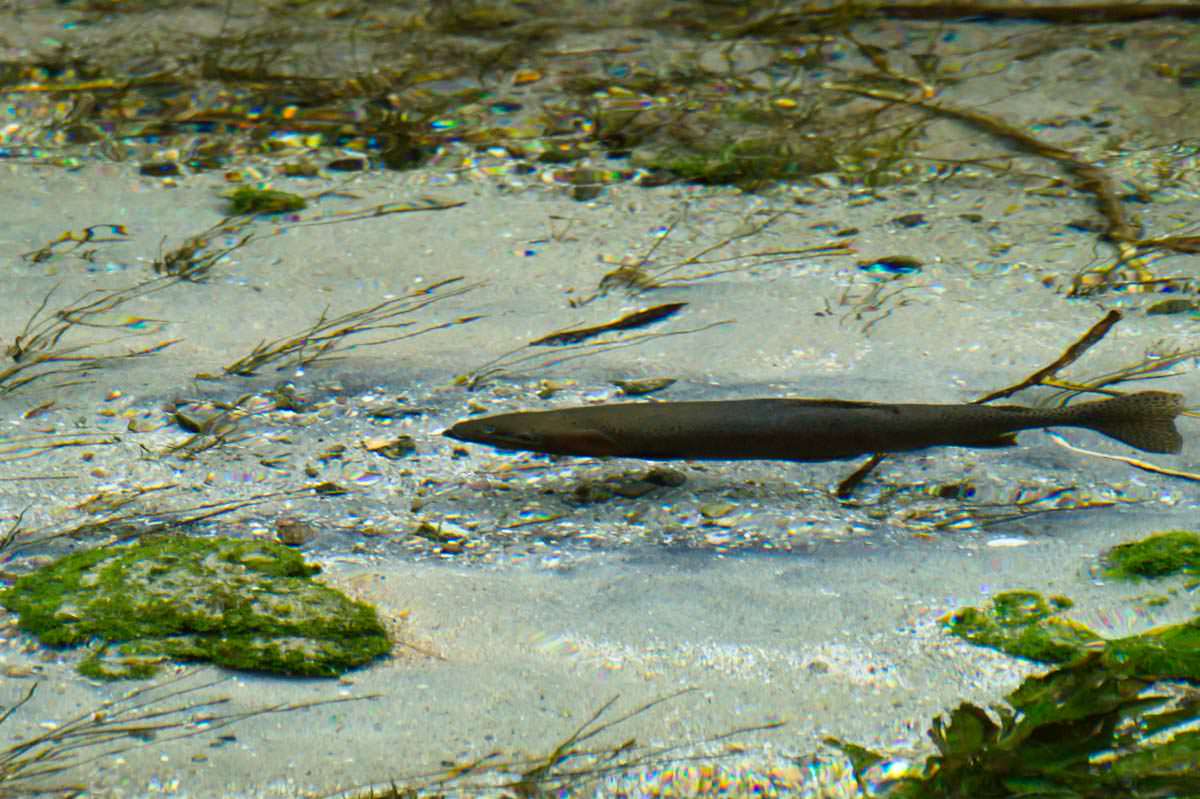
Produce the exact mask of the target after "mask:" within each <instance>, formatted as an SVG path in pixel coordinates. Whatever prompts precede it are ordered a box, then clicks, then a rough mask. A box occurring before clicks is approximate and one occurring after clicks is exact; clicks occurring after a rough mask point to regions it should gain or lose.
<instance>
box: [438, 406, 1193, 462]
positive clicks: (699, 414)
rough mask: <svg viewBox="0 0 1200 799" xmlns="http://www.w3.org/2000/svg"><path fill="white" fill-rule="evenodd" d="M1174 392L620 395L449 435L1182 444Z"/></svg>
mask: <svg viewBox="0 0 1200 799" xmlns="http://www.w3.org/2000/svg"><path fill="white" fill-rule="evenodd" d="M1183 409H1184V405H1183V397H1182V396H1180V395H1179V394H1171V393H1168V392H1164V391H1143V392H1141V393H1138V394H1129V395H1127V396H1122V397H1114V398H1112V399H1105V400H1097V401H1093V402H1082V403H1079V404H1077V405H1071V406H1068V407H1065V408H1048V409H1043V408H1026V407H1022V406H1017V405H916V404H892V403H881V402H851V401H846V400H833V399H744V400H712V401H702V402H629V403H619V404H613V405H590V406H583V407H577V408H561V409H557V410H550V411H519V412H516V413H502V414H498V415H495V416H484V417H480V418H477V419H468V420H465V421H461V422H459V423H457V424H455V425H453V426H452V427H450V428H449V429H447V430H445V431H444V432H443V435H446V436H448V437H450V438H453V439H456V440H458V441H467V442H470V443H473V444H486V445H488V446H492V447H497V448H500V449H510V450H528V451H530V452H544V453H549V454H554V455H593V456H615V457H624V458H645V459H648V460H676V459H679V460H785V461H831V460H841V459H845V458H854V457H857V456H859V455H866V454H869V453H873V452H908V451H911V450H918V449H925V448H927V447H947V446H950V447H1008V446H1014V445H1015V444H1016V443H1017V440H1016V434H1017V432H1019V431H1021V430H1030V429H1034V428H1041V427H1083V428H1086V429H1089V430H1095V431H1096V432H1098V433H1102V434H1103V435H1106V436H1108V437H1109V438H1113V439H1116V440H1117V441H1120V442H1123V443H1125V444H1128V445H1129V446H1131V447H1136V448H1137V449H1140V450H1144V451H1146V452H1179V450H1180V448H1181V447H1182V445H1183V441H1182V438H1181V437H1180V435H1179V431H1178V430H1177V429H1176V428H1175V421H1174V420H1175V417H1176V416H1178V415H1179V414H1180V413H1181V412H1182V411H1183Z"/></svg>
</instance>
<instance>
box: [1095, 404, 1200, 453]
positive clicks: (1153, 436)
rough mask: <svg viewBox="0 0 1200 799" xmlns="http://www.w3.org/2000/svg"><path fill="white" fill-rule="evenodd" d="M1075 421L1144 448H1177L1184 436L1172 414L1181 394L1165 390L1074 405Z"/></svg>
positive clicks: (1180, 408) (1180, 409) (1178, 408)
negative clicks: (1076, 418)
mask: <svg viewBox="0 0 1200 799" xmlns="http://www.w3.org/2000/svg"><path fill="white" fill-rule="evenodd" d="M1074 410H1076V411H1077V412H1078V413H1079V417H1078V423H1079V424H1080V426H1082V427H1088V428H1091V429H1092V430H1095V431H1096V432H1098V433H1103V434H1104V435H1106V436H1108V437H1109V438H1115V439H1116V440H1117V441H1120V442H1122V443H1123V444H1128V445H1129V446H1131V447H1136V448H1137V449H1140V450H1142V451H1144V452H1179V450H1181V449H1182V448H1183V437H1182V436H1180V435H1179V431H1178V430H1177V429H1175V417H1176V416H1178V415H1179V414H1180V413H1182V412H1183V397H1182V396H1181V395H1179V394H1172V393H1170V392H1167V391H1142V392H1139V393H1137V394H1128V395H1126V396H1124V397H1114V398H1113V399H1110V400H1100V401H1099V402H1088V403H1084V404H1082V405H1076V406H1074Z"/></svg>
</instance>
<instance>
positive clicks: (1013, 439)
mask: <svg viewBox="0 0 1200 799" xmlns="http://www.w3.org/2000/svg"><path fill="white" fill-rule="evenodd" d="M1016 445H1017V434H1016V433H1001V434H1000V435H998V436H996V437H995V438H984V439H981V440H979V441H963V442H961V443H959V445H958V446H960V447H980V448H985V447H986V448H989V449H991V448H993V447H1015V446H1016Z"/></svg>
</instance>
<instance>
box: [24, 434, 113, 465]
mask: <svg viewBox="0 0 1200 799" xmlns="http://www.w3.org/2000/svg"><path fill="white" fill-rule="evenodd" d="M120 441H121V437H120V436H114V435H106V434H102V433H84V434H80V435H77V434H71V433H68V434H61V433H45V434H39V433H34V434H30V435H25V436H0V463H8V462H11V461H23V460H28V459H29V458H36V457H38V456H39V455H45V454H46V453H48V452H53V451H54V450H56V449H63V448H66V447H103V446H108V445H110V444H118V443H120Z"/></svg>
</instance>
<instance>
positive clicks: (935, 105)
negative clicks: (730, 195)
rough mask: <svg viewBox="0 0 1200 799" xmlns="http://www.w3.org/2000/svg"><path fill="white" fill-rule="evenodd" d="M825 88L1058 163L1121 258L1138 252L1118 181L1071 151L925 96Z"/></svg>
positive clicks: (852, 86)
mask: <svg viewBox="0 0 1200 799" xmlns="http://www.w3.org/2000/svg"><path fill="white" fill-rule="evenodd" d="M823 88H825V89H829V90H831V91H838V92H844V93H847V94H857V95H859V96H861V97H869V98H871V99H873V100H882V101H885V102H892V103H901V104H904V105H910V106H914V107H916V108H920V109H921V110H923V111H925V112H927V113H930V114H934V115H937V116H943V117H947V118H949V119H956V120H958V121H959V122H963V123H966V124H968V125H971V126H972V127H975V128H978V129H979V130H982V131H984V132H985V133H989V134H991V135H992V136H994V137H996V138H998V139H1001V140H1003V141H1007V142H1009V143H1011V144H1014V145H1016V146H1017V147H1018V148H1020V149H1022V150H1025V151H1026V152H1029V153H1033V154H1034V155H1038V156H1041V157H1043V158H1048V159H1050V160H1052V161H1057V162H1058V163H1059V164H1061V165H1062V166H1063V167H1064V168H1065V169H1066V170H1067V171H1068V172H1070V173H1072V174H1074V175H1075V176H1076V177H1077V178H1078V179H1079V188H1080V190H1081V191H1085V192H1088V193H1089V194H1091V195H1092V196H1094V197H1095V198H1096V204H1097V205H1098V206H1099V209H1100V213H1101V214H1103V216H1104V219H1105V221H1106V223H1107V227H1106V229H1105V235H1106V236H1107V237H1108V238H1109V239H1110V240H1111V241H1112V242H1114V243H1115V244H1116V245H1117V246H1118V249H1120V250H1121V251H1122V255H1123V256H1124V255H1125V254H1126V253H1127V252H1132V251H1133V250H1134V249H1135V244H1134V243H1135V242H1136V241H1137V240H1138V231H1137V228H1136V226H1135V225H1134V224H1133V223H1132V222H1130V221H1129V219H1128V218H1127V217H1126V215H1125V209H1124V207H1123V206H1122V205H1121V199H1120V195H1119V193H1118V191H1117V185H1116V182H1115V181H1114V180H1113V179H1112V178H1111V177H1110V176H1109V175H1108V173H1107V172H1105V171H1104V170H1103V169H1102V168H1100V167H1098V166H1096V165H1095V164H1093V163H1091V162H1089V161H1086V160H1084V159H1083V158H1082V157H1080V156H1079V155H1077V154H1076V153H1074V152H1072V151H1071V150H1068V149H1065V148H1063V147H1056V146H1054V145H1052V144H1048V143H1046V142H1044V141H1042V140H1041V139H1039V138H1037V137H1036V136H1034V135H1033V134H1031V133H1028V132H1026V131H1024V130H1022V129H1021V128H1018V127H1016V126H1014V125H1011V124H1009V123H1008V122H1005V121H1004V120H1001V119H998V118H996V117H994V116H991V115H988V114H985V113H983V112H981V111H976V110H974V109H971V108H961V107H959V106H955V105H950V104H949V103H943V102H934V101H933V100H931V99H929V98H928V97H925V96H914V95H909V94H903V93H900V92H895V91H891V90H888V89H881V88H874V87H867V86H857V85H855V84H852V83H834V82H829V83H825V84H823Z"/></svg>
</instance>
